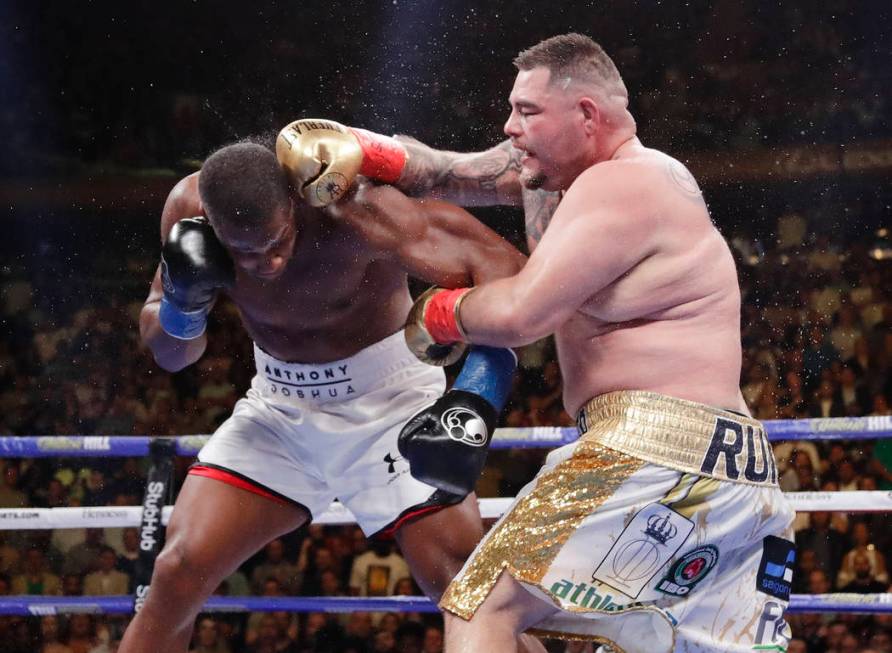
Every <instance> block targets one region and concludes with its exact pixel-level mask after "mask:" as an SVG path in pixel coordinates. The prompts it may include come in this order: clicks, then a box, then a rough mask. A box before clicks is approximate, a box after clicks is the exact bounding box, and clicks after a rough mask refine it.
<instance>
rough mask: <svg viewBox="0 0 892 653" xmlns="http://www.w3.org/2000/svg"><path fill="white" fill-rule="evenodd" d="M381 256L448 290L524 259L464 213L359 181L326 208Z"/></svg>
mask: <svg viewBox="0 0 892 653" xmlns="http://www.w3.org/2000/svg"><path fill="white" fill-rule="evenodd" d="M329 210H330V211H331V212H332V214H333V215H334V216H335V217H336V218H337V219H339V220H344V221H347V222H350V223H351V224H352V225H353V226H354V228H355V229H356V230H357V231H359V233H361V234H362V235H363V237H364V238H365V239H366V240H367V241H368V242H369V243H370V244H371V245H372V247H373V248H374V249H376V250H377V251H379V252H380V253H381V255H382V256H383V257H386V258H389V259H391V260H394V261H396V262H397V263H398V264H399V265H400V266H401V267H403V268H404V269H405V270H406V272H408V273H409V274H410V275H411V276H413V277H416V278H418V279H422V280H424V281H427V282H429V283H432V284H435V285H438V286H443V287H446V288H456V287H460V286H465V285H472V284H473V285H476V284H481V283H486V282H487V281H492V280H495V279H501V278H503V277H506V276H510V275H513V274H515V273H516V272H517V271H519V270H520V269H521V268H522V267H523V265H524V262H525V261H526V257H525V256H524V255H523V254H521V253H520V252H519V251H517V249H515V248H514V246H512V245H511V244H510V243H509V242H508V241H506V240H505V239H504V238H502V237H501V236H499V235H498V234H497V233H495V232H494V231H493V230H492V229H490V228H489V227H487V226H486V225H484V224H483V223H481V222H480V221H478V220H477V219H476V218H475V217H474V216H472V215H471V214H470V213H468V212H467V211H465V210H463V209H460V208H458V207H457V206H454V205H452V204H448V203H446V202H441V201H438V200H414V199H410V198H408V197H406V196H405V195H404V194H403V193H402V192H401V191H399V190H397V189H395V188H393V187H391V186H371V185H368V184H363V185H362V186H361V187H360V188H359V190H358V192H357V193H356V194H355V195H354V196H353V197H352V198H351V199H349V200H348V201H344V202H341V203H339V204H337V205H334V206H332V207H330V209H329Z"/></svg>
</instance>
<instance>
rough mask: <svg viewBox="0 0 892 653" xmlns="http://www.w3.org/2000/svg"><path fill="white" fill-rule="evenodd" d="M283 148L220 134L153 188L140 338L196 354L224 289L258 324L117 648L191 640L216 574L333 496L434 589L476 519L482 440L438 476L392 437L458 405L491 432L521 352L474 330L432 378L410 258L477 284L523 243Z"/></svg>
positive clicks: (513, 257)
mask: <svg viewBox="0 0 892 653" xmlns="http://www.w3.org/2000/svg"><path fill="white" fill-rule="evenodd" d="M270 145H271V144H270ZM283 156H287V154H285V155H283ZM286 163H287V161H284V160H283V161H281V162H280V161H279V160H278V159H277V155H276V153H275V152H274V150H273V148H272V147H271V146H265V145H263V144H260V143H251V142H242V143H237V144H234V145H231V146H227V147H224V148H221V149H220V150H218V151H217V152H215V153H214V154H213V155H211V156H210V157H209V158H208V160H207V161H205V163H204V165H203V167H202V169H201V170H200V171H199V172H197V173H195V174H192V175H190V176H188V177H186V178H184V179H183V180H181V181H180V182H179V183H178V184H177V185H176V186H175V187H174V189H173V190H172V191H171V193H170V196H169V197H168V199H167V203H166V204H165V207H164V211H163V214H162V217H161V237H162V242H163V246H162V258H161V264H160V265H159V268H158V271H157V273H156V275H155V278H154V281H153V282H152V285H151V290H150V293H149V296H148V298H147V300H146V302H145V305H144V307H143V310H142V314H141V318H140V332H141V336H142V341H143V343H145V345H147V346H148V347H149V348H150V349H151V351H152V353H153V354H154V357H155V360H156V361H157V363H158V364H159V365H160V366H161V367H162V368H164V369H165V370H169V371H176V370H180V369H182V368H184V367H186V366H188V365H190V364H192V363H194V362H195V361H196V360H198V359H199V358H200V357H201V355H202V354H203V352H204V351H205V347H206V346H207V336H206V334H205V326H206V321H207V318H208V314H209V312H210V311H211V308H212V306H213V303H214V301H215V300H216V298H217V297H218V295H219V294H220V293H225V294H226V295H228V296H229V298H230V299H231V300H232V301H233V302H234V303H235V305H236V306H237V308H238V310H239V312H240V314H241V318H242V323H243V325H244V327H245V329H246V331H247V332H248V334H249V335H250V336H251V338H252V339H253V340H254V354H255V362H256V366H257V375H256V376H255V378H254V380H253V382H252V385H251V389H250V390H249V391H248V393H247V395H246V396H245V397H244V398H243V399H241V400H240V401H239V402H238V403H237V404H236V407H235V409H234V411H233V414H232V416H231V417H230V418H229V419H228V420H227V421H226V422H225V423H224V424H223V425H221V426H220V428H219V429H218V430H217V431H216V433H215V434H214V435H213V436H212V438H211V439H210V441H209V442H208V444H207V445H206V446H205V447H204V448H203V449H202V450H201V452H200V453H199V455H198V463H197V464H196V465H194V466H193V467H192V468H191V469H190V473H189V475H188V476H187V478H186V481H185V483H184V485H183V487H182V490H181V491H180V493H179V496H178V497H177V500H176V504H175V509H174V512H173V516H172V519H171V522H170V524H169V526H168V529H167V540H166V543H165V546H164V548H163V550H162V551H161V553H160V554H159V556H158V558H157V561H156V563H155V567H154V573H153V576H152V579H151V585H150V591H149V593H148V597H147V599H146V600H145V602H144V604H143V605H142V607H141V609H140V610H139V611H138V612H137V614H136V616H135V617H134V619H133V621H132V622H131V624H130V626H129V628H128V629H127V632H126V633H125V635H124V638H123V641H122V643H121V646H120V649H119V650H120V651H121V652H122V653H137V652H143V651H144V652H147V653H148V652H152V653H155V652H157V651H165V652H171V653H175V652H177V651H181V652H183V653H185V651H186V649H187V646H188V644H189V640H190V636H191V633H192V626H193V623H194V620H195V617H196V615H197V614H198V612H199V610H200V608H201V606H202V605H203V604H204V602H205V600H206V599H207V598H208V597H209V596H210V594H211V593H212V592H213V591H214V590H215V589H216V588H217V586H218V585H219V584H220V582H221V581H222V580H223V579H224V578H226V577H227V576H228V575H230V574H231V573H232V572H233V571H234V570H235V569H236V568H238V566H239V565H240V564H242V562H244V561H245V560H246V559H248V558H249V557H250V556H251V555H253V554H254V553H255V552H256V551H258V550H259V549H260V548H261V547H263V546H264V545H265V544H266V543H267V542H269V541H270V540H272V539H273V538H275V537H278V536H280V535H282V534H284V533H287V532H289V531H291V530H294V529H295V528H298V527H299V526H301V525H302V524H304V523H305V522H307V521H308V520H310V519H312V517H313V516H314V515H317V514H319V513H320V512H322V511H323V510H325V509H326V508H327V507H328V506H329V505H330V503H331V501H332V500H333V499H335V498H336V497H337V498H339V499H340V501H341V502H342V503H343V504H344V505H345V506H346V507H347V508H349V509H350V510H351V511H352V513H353V514H354V516H355V517H356V519H357V522H358V523H359V525H360V526H361V527H362V529H363V530H364V532H365V533H366V534H367V535H369V536H372V535H379V536H380V535H388V534H393V536H394V537H395V539H396V541H397V542H398V544H399V546H400V549H401V551H402V553H403V555H404V557H405V558H406V560H407V562H408V563H409V566H410V568H411V570H412V573H413V575H414V576H415V578H416V580H417V581H418V583H419V585H420V586H421V587H422V589H423V590H424V591H425V592H426V593H427V594H428V595H429V596H430V597H431V598H433V599H435V600H436V599H438V598H439V596H440V595H441V594H442V592H443V590H444V589H445V587H446V586H447V584H448V582H449V581H450V580H451V578H452V577H453V576H454V574H455V573H456V572H457V571H458V569H460V567H461V565H462V563H463V562H464V560H465V559H466V557H467V556H468V554H470V552H471V551H472V550H473V548H474V546H475V544H476V543H477V542H478V541H479V539H480V537H481V535H482V533H483V530H482V524H481V520H480V515H479V511H478V508H477V503H476V498H475V496H474V495H473V492H472V491H473V485H474V482H475V480H476V476H477V474H478V473H479V471H480V468H481V467H482V464H483V460H482V456H485V447H477V446H475V451H477V452H478V453H477V460H476V461H475V462H474V464H473V465H468V464H464V465H461V466H457V465H452V467H453V474H452V475H451V476H450V477H449V478H440V477H438V485H437V486H433V485H430V484H427V483H424V482H422V481H419V480H417V479H415V478H414V477H413V476H412V475H410V474H409V471H408V462H407V461H406V460H405V459H404V458H402V457H401V456H400V453H399V443H398V442H397V438H398V435H399V434H400V431H401V429H402V430H403V432H404V434H415V435H417V436H419V437H423V436H424V435H425V434H427V435H431V434H432V433H433V432H436V431H438V430H443V429H445V426H444V425H443V424H441V422H442V420H441V418H442V415H443V414H444V413H445V412H446V411H451V414H458V415H460V416H461V417H460V421H462V420H463V422H462V426H463V427H467V429H466V430H467V432H468V433H469V434H470V435H469V437H470V436H473V438H476V440H475V444H477V443H478V442H477V440H479V441H480V443H483V444H485V443H488V439H489V437H490V435H491V432H492V429H493V428H494V425H495V420H496V417H497V414H498V412H499V410H500V409H501V404H502V403H503V402H504V400H505V398H506V395H507V393H508V390H509V388H510V380H511V375H512V372H513V369H514V365H515V361H516V359H515V358H514V356H513V353H511V352H510V351H508V350H504V349H495V348H488V347H481V348H475V349H474V350H472V351H471V352H470V354H469V355H468V358H467V359H466V361H465V364H464V368H463V371H462V373H461V374H460V375H459V378H458V379H457V380H456V383H455V384H454V385H453V388H452V389H451V390H450V391H449V392H448V393H446V394H445V395H443V391H444V386H445V379H444V375H443V372H442V370H440V369H437V368H435V367H431V366H429V365H425V364H423V363H420V362H419V361H418V360H417V359H416V358H415V357H414V356H413V355H412V353H411V352H410V350H409V349H408V347H407V346H406V344H405V341H404V336H403V334H402V328H403V324H404V322H405V320H406V315H407V313H408V310H409V308H410V306H411V304H412V300H411V297H410V295H409V291H408V286H407V275H408V274H412V275H414V276H417V277H419V278H421V279H426V280H428V281H430V282H433V283H439V284H443V285H446V286H453V285H463V284H469V283H481V282H484V281H486V280H491V279H494V278H498V277H502V276H506V275H510V274H513V273H515V272H516V271H517V270H519V269H520V267H521V266H522V264H523V261H524V256H523V255H522V254H520V253H519V252H518V251H517V250H516V249H515V248H514V247H512V246H511V245H510V244H509V243H508V242H507V241H505V240H503V239H502V238H500V237H499V236H498V235H497V234H496V233H495V232H493V231H491V230H490V229H488V228H486V227H485V226H483V225H482V224H481V223H480V222H478V221H477V220H475V219H473V218H472V217H471V216H470V215H469V214H468V213H467V212H465V211H464V210H462V209H459V208H457V207H454V206H452V205H449V204H446V203H444V202H439V201H416V200H411V199H409V198H407V197H406V196H405V195H403V194H402V192H400V191H398V190H396V189H394V188H392V187H389V186H380V187H372V186H371V185H367V186H364V187H361V188H359V189H358V192H356V193H355V194H354V195H353V196H352V197H351V198H349V199H345V200H344V201H342V202H341V203H339V204H338V205H337V206H332V207H331V208H329V209H320V208H316V207H313V206H310V205H309V204H308V203H306V202H305V201H304V200H303V199H302V198H301V197H300V195H299V193H298V192H297V191H298V189H297V188H295V187H294V185H293V179H290V178H289V176H288V170H287V165H285V164H286ZM374 171H375V170H372V172H374ZM378 172H379V173H380V170H378ZM441 395H442V396H441ZM419 411H420V412H419ZM413 416H414V418H413ZM410 418H412V420H411V421H410ZM407 422H409V424H408V425H407ZM447 439H448V438H447ZM452 442H453V445H454V447H457V448H458V449H463V448H467V446H466V445H465V444H462V443H461V442H456V441H454V440H453V441H452ZM481 452H482V453H481ZM438 455H439V456H440V457H443V456H447V455H449V452H448V451H447V450H445V449H443V448H441V450H440V452H439V454H438ZM463 460H466V459H463ZM444 490H445V491H444ZM526 639H528V640H529V641H530V643H529V648H527V650H530V651H536V650H539V651H541V650H542V649H541V645H539V644H538V642H536V641H535V640H532V638H526Z"/></svg>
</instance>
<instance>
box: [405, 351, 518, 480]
mask: <svg viewBox="0 0 892 653" xmlns="http://www.w3.org/2000/svg"><path fill="white" fill-rule="evenodd" d="M516 366H517V357H516V356H515V355H514V352H513V351H511V350H510V349H501V348H497V347H483V346H475V347H472V348H471V352H470V353H469V354H468V357H467V359H466V360H465V364H464V367H462V371H461V373H460V374H459V375H458V378H456V380H455V383H454V384H453V386H452V389H451V390H450V391H449V392H447V393H446V394H444V395H443V396H442V397H440V398H439V399H437V401H435V402H434V403H433V405H431V406H430V407H428V408H425V409H424V410H423V411H421V412H420V413H418V414H417V415H415V416H414V417H412V418H411V419H410V420H409V421H408V422H407V423H406V425H405V426H404V427H403V429H402V430H401V431H400V435H399V439H398V441H397V442H398V447H399V451H400V455H401V456H402V457H403V458H405V459H406V460H408V461H409V471H410V472H411V474H412V476H414V477H415V478H417V479H418V480H419V481H422V482H423V483H427V484H429V485H433V486H434V487H436V488H439V489H441V490H445V491H446V492H450V493H452V494H457V495H459V496H465V495H467V494H470V493H471V492H473V491H474V486H475V485H476V483H477V478H478V477H479V476H480V472H482V471H483V465H484V464H485V463H486V454H487V451H488V450H489V443H490V442H491V441H492V434H493V431H494V430H495V428H496V421H497V420H498V418H499V413H500V412H501V411H502V406H504V405H505V401H506V400H507V398H508V393H509V392H510V390H511V380H512V378H513V375H514V368H515V367H516Z"/></svg>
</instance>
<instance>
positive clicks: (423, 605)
mask: <svg viewBox="0 0 892 653" xmlns="http://www.w3.org/2000/svg"><path fill="white" fill-rule="evenodd" d="M278 610H284V611H287V612H352V611H354V610H364V611H368V612H429V613H433V612H437V607H436V605H434V604H433V603H432V602H431V601H430V599H428V598H426V597H423V596H389V597H381V598H377V597H368V598H366V597H343V596H283V597H269V596H212V597H211V598H210V599H208V601H207V603H206V604H205V607H204V609H203V612H274V611H278ZM787 611H788V612H797V613H798V612H844V613H860V614H879V613H886V614H889V613H892V594H817V595H812V594H793V595H792V596H790V606H789V608H788V609H787ZM78 612H80V613H91V614H131V613H132V612H133V597H132V596H0V615H18V616H29V615H32V616H42V615H49V614H63V613H69V614H70V613H78Z"/></svg>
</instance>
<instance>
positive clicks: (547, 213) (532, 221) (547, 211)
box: [523, 190, 562, 243]
mask: <svg viewBox="0 0 892 653" xmlns="http://www.w3.org/2000/svg"><path fill="white" fill-rule="evenodd" d="M561 197H562V193H561V192H560V191H555V192H550V191H545V190H536V191H528V192H526V193H524V199H523V208H524V217H525V219H526V226H527V239H528V240H530V241H532V242H534V243H538V242H539V241H540V240H542V234H544V233H545V229H546V228H547V227H548V223H549V222H551V217H552V216H553V215H554V212H555V211H556V210H557V207H558V204H560V203H561Z"/></svg>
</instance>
